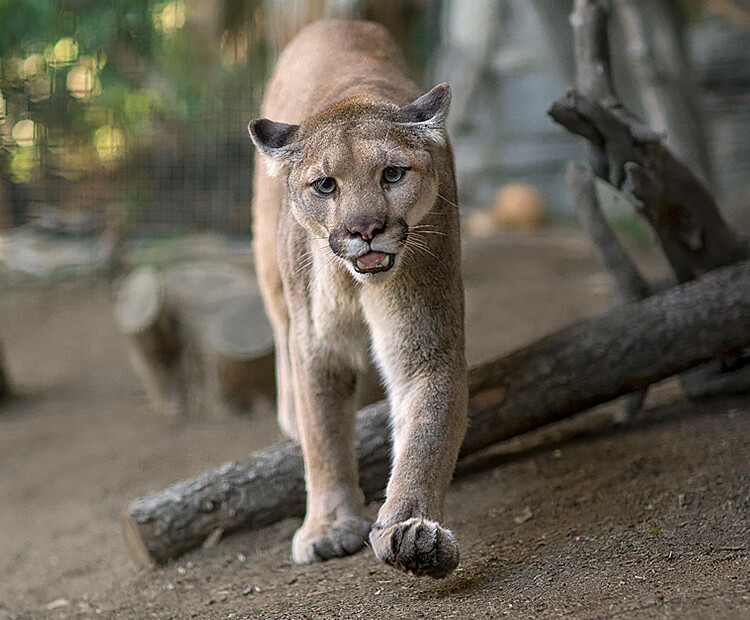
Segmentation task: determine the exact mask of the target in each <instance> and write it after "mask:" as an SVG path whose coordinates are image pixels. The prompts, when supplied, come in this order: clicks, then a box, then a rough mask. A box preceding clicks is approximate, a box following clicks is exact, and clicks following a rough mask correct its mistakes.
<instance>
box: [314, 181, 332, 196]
mask: <svg viewBox="0 0 750 620" xmlns="http://www.w3.org/2000/svg"><path fill="white" fill-rule="evenodd" d="M312 186H313V189H314V190H315V191H316V192H318V193H319V194H322V195H323V196H329V195H330V194H333V192H335V191H336V179H334V178H333V177H323V178H322V179H318V180H317V181H314V182H313V184H312Z"/></svg>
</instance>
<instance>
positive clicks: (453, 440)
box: [367, 300, 468, 577]
mask: <svg viewBox="0 0 750 620" xmlns="http://www.w3.org/2000/svg"><path fill="white" fill-rule="evenodd" d="M379 304H380V308H381V309H380V312H378V316H380V315H382V314H383V311H382V307H383V302H382V300H381V301H380V302H379ZM385 307H386V308H388V306H385ZM395 307H397V306H396V304H394V305H391V306H390V308H388V310H387V311H386V312H385V314H386V315H387V316H393V313H394V308H395ZM395 311H396V312H397V311H398V310H395ZM367 314H368V316H375V314H374V313H372V312H368V313H367ZM417 314H419V311H417ZM393 322H394V323H400V324H401V325H411V328H407V329H405V330H403V331H402V330H393V329H391V330H389V329H387V327H386V326H385V324H384V323H382V322H380V321H375V323H374V325H373V344H374V348H375V352H376V355H377V357H378V359H379V361H380V364H381V367H382V369H383V372H384V374H385V376H386V378H387V382H388V392H389V399H390V403H391V416H392V418H393V455H394V459H393V469H392V471H391V477H390V480H389V482H388V487H387V490H386V501H385V503H384V504H383V506H382V507H381V509H380V512H379V513H378V517H377V521H376V522H375V524H374V525H373V528H372V531H371V532H370V543H371V545H372V548H373V551H374V552H375V555H377V557H378V558H380V559H381V560H383V561H384V562H386V563H387V564H390V565H392V566H394V567H396V568H398V569H400V570H403V571H406V572H409V573H413V574H416V575H429V576H432V577H445V576H446V575H448V574H450V573H451V571H453V569H455V568H456V566H457V565H458V561H459V552H458V545H457V543H456V540H455V538H454V536H453V534H452V533H451V532H450V530H448V529H446V528H444V527H443V526H441V525H440V521H441V520H442V516H443V501H444V499H445V493H446V490H447V488H448V483H449V482H450V479H451V477H452V475H453V468H454V466H455V462H456V458H457V456H458V450H459V447H460V445H461V441H462V439H463V435H464V431H465V428H466V409H467V398H468V392H467V386H466V365H465V360H464V352H463V341H462V339H461V338H460V334H461V333H462V332H461V329H460V327H459V329H454V330H448V329H443V330H440V331H442V333H446V334H450V333H451V332H453V333H454V334H457V336H456V337H455V338H451V337H447V338H440V337H438V338H434V337H432V336H430V335H429V334H430V332H429V331H428V330H425V329H424V327H421V328H420V327H419V326H420V325H423V326H424V325H425V322H424V321H420V320H419V317H418V316H414V315H412V316H410V318H409V319H408V320H407V319H403V318H399V319H398V320H397V319H394V320H393ZM432 333H433V334H434V333H435V331H433V332H432Z"/></svg>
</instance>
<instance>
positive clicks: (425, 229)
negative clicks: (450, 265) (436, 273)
mask: <svg viewBox="0 0 750 620" xmlns="http://www.w3.org/2000/svg"><path fill="white" fill-rule="evenodd" d="M427 235H440V236H443V237H448V236H449V235H447V234H446V233H444V232H443V231H441V230H438V229H437V228H435V227H434V226H432V225H431V224H415V225H414V226H410V227H409V233H408V235H407V237H406V242H405V243H404V258H405V259H406V258H408V259H409V260H411V261H417V260H419V258H420V255H427V256H430V257H432V258H433V259H435V261H437V263H438V264H440V265H442V264H443V261H442V259H441V258H440V257H439V256H438V255H437V254H435V252H433V251H432V248H431V247H430V242H429V239H428V238H427V237H426V236H427Z"/></svg>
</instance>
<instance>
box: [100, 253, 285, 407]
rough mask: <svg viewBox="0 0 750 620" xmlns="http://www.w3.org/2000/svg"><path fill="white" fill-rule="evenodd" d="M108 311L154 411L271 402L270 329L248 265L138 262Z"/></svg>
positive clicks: (266, 403)
mask: <svg viewBox="0 0 750 620" xmlns="http://www.w3.org/2000/svg"><path fill="white" fill-rule="evenodd" d="M115 319H116V322H117V325H118V327H119V329H120V331H121V332H122V333H123V334H124V335H125V337H126V340H127V342H128V345H129V350H130V357H131V360H132V363H133V366H134V367H135V370H136V372H137V373H138V375H139V376H140V378H141V380H142V382H143V384H144V387H145V389H146V393H147V395H148V397H149V401H150V402H151V404H152V406H153V408H154V409H156V410H157V411H160V412H162V413H165V414H166V415H168V416H170V417H176V418H187V419H192V420H196V419H201V420H205V419H211V418H220V417H223V416H225V415H230V414H233V413H237V412H242V411H247V410H249V409H253V408H255V409H258V408H259V407H262V408H266V409H267V408H269V407H272V406H273V403H274V399H275V394H274V391H275V386H274V358H273V336H272V334H271V329H270V326H269V324H268V321H267V320H266V316H265V312H264V310H263V303H262V301H261V299H260V294H259V292H258V289H257V285H256V284H255V282H254V280H253V279H252V277H251V276H250V275H249V273H246V272H245V271H243V270H241V269H239V268H236V267H232V266H231V265H224V264H218V263H211V262H197V263H187V264H184V265H179V266H176V267H172V268H171V269H168V270H166V271H164V272H162V273H157V272H156V271H154V270H153V269H150V268H141V269H138V270H136V271H134V272H133V273H132V274H131V275H130V276H129V277H128V278H127V279H126V280H125V281H124V283H123V285H122V286H121V287H120V289H119V291H118V294H117V299H116V302H115Z"/></svg>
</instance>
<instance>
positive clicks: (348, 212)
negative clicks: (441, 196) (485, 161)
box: [287, 111, 437, 281]
mask: <svg viewBox="0 0 750 620" xmlns="http://www.w3.org/2000/svg"><path fill="white" fill-rule="evenodd" d="M346 117H347V119H348V120H346V121H341V120H340V119H337V118H335V117H334V118H330V119H316V120H317V122H314V123H311V125H312V126H311V127H307V126H305V125H303V126H302V127H301V128H300V132H299V134H300V135H299V140H300V141H301V145H302V147H301V153H300V155H301V157H300V160H299V162H297V163H295V164H293V165H292V167H291V169H290V172H289V180H288V186H287V187H288V191H289V197H290V204H291V208H292V212H293V213H294V215H295V217H296V218H297V219H298V221H299V222H300V223H301V224H302V225H303V226H305V227H306V228H307V229H308V230H310V231H311V232H312V233H313V235H314V236H316V237H318V238H320V239H326V240H327V241H328V245H329V247H330V249H331V252H332V253H333V254H334V255H335V256H337V257H338V258H340V259H341V260H343V261H344V263H345V264H346V266H347V268H348V269H349V270H350V271H351V273H352V274H353V275H354V277H355V278H357V279H358V280H361V281H377V280H382V279H384V278H386V277H389V276H390V275H391V274H392V273H393V272H395V270H396V269H397V267H398V264H399V262H400V261H401V260H402V259H403V257H404V255H405V254H408V253H409V251H410V250H415V251H416V250H417V249H418V247H419V244H418V235H417V234H416V233H417V232H418V229H417V230H414V227H415V226H417V225H418V224H419V222H420V221H421V220H422V218H423V217H424V216H425V214H426V213H427V211H428V210H429V209H430V207H431V205H433V204H434V202H435V199H436V196H437V173H436V171H435V169H434V167H433V163H432V157H431V156H430V153H429V151H428V150H427V148H426V146H425V144H424V142H423V141H420V140H418V139H416V138H415V137H414V136H410V135H409V132H408V131H405V130H404V129H403V128H401V127H398V126H397V125H396V124H394V123H393V122H392V121H389V120H387V119H384V118H382V117H378V116H375V115H373V114H371V113H365V114H362V113H361V112H360V113H357V111H355V113H354V114H352V113H351V112H346ZM415 244H416V245H415ZM386 274H387V275H386Z"/></svg>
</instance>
